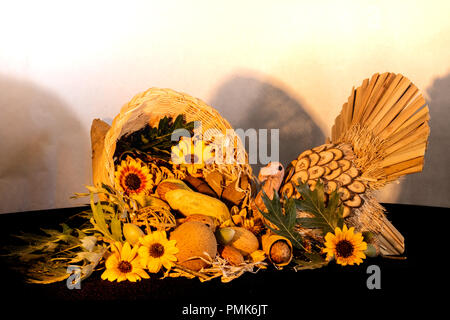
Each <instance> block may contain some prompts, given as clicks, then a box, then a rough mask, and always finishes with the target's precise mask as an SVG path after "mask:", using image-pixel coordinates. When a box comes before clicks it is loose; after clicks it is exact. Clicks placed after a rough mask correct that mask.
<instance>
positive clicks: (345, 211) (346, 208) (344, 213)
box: [342, 206, 352, 218]
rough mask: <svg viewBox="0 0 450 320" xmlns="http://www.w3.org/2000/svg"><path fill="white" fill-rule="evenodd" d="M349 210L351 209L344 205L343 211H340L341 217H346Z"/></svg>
mask: <svg viewBox="0 0 450 320" xmlns="http://www.w3.org/2000/svg"><path fill="white" fill-rule="evenodd" d="M351 212H352V209H350V208H349V207H347V206H344V212H343V213H342V217H343V218H346V217H348V216H349V215H350V213H351Z"/></svg>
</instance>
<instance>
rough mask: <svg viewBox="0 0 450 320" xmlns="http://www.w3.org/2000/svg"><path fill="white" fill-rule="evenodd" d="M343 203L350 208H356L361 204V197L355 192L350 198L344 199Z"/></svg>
mask: <svg viewBox="0 0 450 320" xmlns="http://www.w3.org/2000/svg"><path fill="white" fill-rule="evenodd" d="M344 204H345V205H346V206H349V207H352V208H358V207H360V206H361V204H362V199H361V197H360V196H359V195H357V194H355V195H354V196H353V198H352V199H351V200H347V201H345V202H344Z"/></svg>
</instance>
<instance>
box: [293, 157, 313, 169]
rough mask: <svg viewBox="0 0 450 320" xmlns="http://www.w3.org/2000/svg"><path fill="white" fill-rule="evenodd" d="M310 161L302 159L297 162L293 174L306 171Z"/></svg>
mask: <svg viewBox="0 0 450 320" xmlns="http://www.w3.org/2000/svg"><path fill="white" fill-rule="evenodd" d="M310 163H311V161H310V160H309V158H303V159H300V160H298V161H297V163H296V164H295V172H299V171H301V170H306V169H308V168H309V166H310Z"/></svg>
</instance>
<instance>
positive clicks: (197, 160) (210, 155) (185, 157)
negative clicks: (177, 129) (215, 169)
mask: <svg viewBox="0 0 450 320" xmlns="http://www.w3.org/2000/svg"><path fill="white" fill-rule="evenodd" d="M171 151H172V152H171V161H172V162H173V163H174V164H179V165H182V166H185V167H186V168H187V170H188V172H189V173H190V174H191V175H194V174H196V173H197V171H198V170H201V169H203V167H204V166H205V164H208V163H211V162H212V161H213V160H214V151H213V149H212V147H211V146H207V145H206V144H205V142H204V141H203V140H194V139H190V138H186V137H181V139H180V142H179V143H178V145H176V146H173V147H172V150H171Z"/></svg>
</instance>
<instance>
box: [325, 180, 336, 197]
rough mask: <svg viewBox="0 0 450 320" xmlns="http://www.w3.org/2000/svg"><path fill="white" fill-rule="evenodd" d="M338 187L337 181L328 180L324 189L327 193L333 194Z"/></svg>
mask: <svg viewBox="0 0 450 320" xmlns="http://www.w3.org/2000/svg"><path fill="white" fill-rule="evenodd" d="M337 187H338V185H337V183H336V182H335V181H328V183H327V184H325V186H324V189H325V192H326V193H328V194H331V193H332V192H333V191H334V190H336V189H337Z"/></svg>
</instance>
